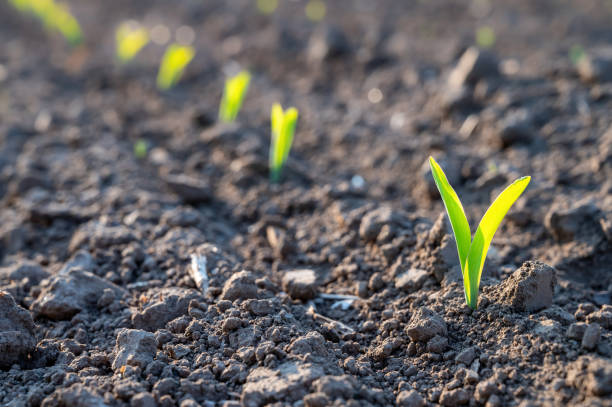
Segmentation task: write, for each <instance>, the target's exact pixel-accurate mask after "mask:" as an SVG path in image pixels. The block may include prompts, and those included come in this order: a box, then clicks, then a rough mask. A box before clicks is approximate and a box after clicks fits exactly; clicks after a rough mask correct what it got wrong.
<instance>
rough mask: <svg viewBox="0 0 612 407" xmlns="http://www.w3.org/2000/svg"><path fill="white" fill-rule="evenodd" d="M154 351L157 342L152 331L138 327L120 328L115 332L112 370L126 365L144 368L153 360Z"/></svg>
mask: <svg viewBox="0 0 612 407" xmlns="http://www.w3.org/2000/svg"><path fill="white" fill-rule="evenodd" d="M156 351H157V342H156V341H155V336H154V335H153V334H152V333H150V332H146V331H141V330H138V329H125V328H124V329H121V330H120V331H119V332H118V333H117V343H116V345H115V354H116V356H115V359H114V360H113V365H112V367H113V370H115V371H116V370H118V369H121V367H123V366H126V365H130V366H137V367H140V368H142V369H144V368H145V367H146V366H147V365H148V364H149V363H151V362H152V361H153V358H154V357H155V353H156Z"/></svg>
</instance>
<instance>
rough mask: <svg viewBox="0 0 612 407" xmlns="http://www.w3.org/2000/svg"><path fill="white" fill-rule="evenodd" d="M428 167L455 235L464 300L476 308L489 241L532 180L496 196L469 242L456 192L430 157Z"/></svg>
mask: <svg viewBox="0 0 612 407" xmlns="http://www.w3.org/2000/svg"><path fill="white" fill-rule="evenodd" d="M429 165H430V166H431V173H432V175H433V178H434V181H435V183H436V186H437V187H438V190H439V191H440V195H441V196H442V201H443V202H444V207H445V208H446V214H447V215H448V218H449V220H450V223H451V226H452V228H453V234H454V235H455V243H456V244H457V252H458V254H459V262H460V263H461V273H462V274H463V290H464V292H465V301H466V302H467V305H469V306H470V308H472V309H476V307H477V305H478V289H479V287H480V277H481V275H482V268H483V267H484V262H485V259H486V257H487V251H488V250H489V245H490V244H491V240H493V236H494V235H495V232H496V231H497V228H498V227H499V224H500V223H501V221H502V220H503V218H504V216H506V213H507V212H508V210H509V209H510V207H511V206H512V204H513V203H514V202H515V201H516V200H517V199H518V197H519V196H520V195H521V194H522V193H523V191H524V190H525V188H527V185H528V184H529V181H530V180H531V177H522V178H519V179H517V180H516V181H514V182H513V183H512V184H510V185H509V186H508V187H507V188H506V189H504V190H503V191H502V193H501V194H499V196H498V197H497V198H496V199H495V201H493V203H492V204H491V206H490V207H489V209H487V211H486V212H485V214H484V216H483V217H482V219H481V220H480V224H479V225H478V229H477V230H476V234H475V235H474V239H473V240H472V239H471V233H470V225H469V224H468V221H467V218H466V216H465V212H464V211H463V206H462V205H461V201H460V200H459V197H458V196H457V193H455V190H454V189H453V187H451V186H450V184H449V183H448V180H447V179H446V175H445V174H444V171H442V168H441V167H440V166H439V165H438V163H437V162H436V161H435V160H434V159H433V158H432V157H429Z"/></svg>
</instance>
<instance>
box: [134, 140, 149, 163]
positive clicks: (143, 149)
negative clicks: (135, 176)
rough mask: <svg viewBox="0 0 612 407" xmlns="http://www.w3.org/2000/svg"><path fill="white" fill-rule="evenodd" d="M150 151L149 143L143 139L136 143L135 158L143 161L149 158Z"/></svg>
mask: <svg viewBox="0 0 612 407" xmlns="http://www.w3.org/2000/svg"><path fill="white" fill-rule="evenodd" d="M148 149H149V146H148V145H147V142H146V141H145V140H143V139H138V140H136V142H135V143H134V156H135V157H136V158H138V159H139V160H142V159H143V158H145V157H146V156H147V150H148Z"/></svg>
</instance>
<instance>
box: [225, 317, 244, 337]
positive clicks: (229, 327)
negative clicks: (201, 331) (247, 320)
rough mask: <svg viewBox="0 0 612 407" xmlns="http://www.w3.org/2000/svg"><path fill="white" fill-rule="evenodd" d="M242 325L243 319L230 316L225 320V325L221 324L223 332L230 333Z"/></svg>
mask: <svg viewBox="0 0 612 407" xmlns="http://www.w3.org/2000/svg"><path fill="white" fill-rule="evenodd" d="M241 326H242V320H241V319H240V318H236V317H229V318H227V319H225V320H224V321H223V325H222V326H221V329H222V330H223V332H225V333H229V332H231V331H234V330H236V329H238V328H240V327H241Z"/></svg>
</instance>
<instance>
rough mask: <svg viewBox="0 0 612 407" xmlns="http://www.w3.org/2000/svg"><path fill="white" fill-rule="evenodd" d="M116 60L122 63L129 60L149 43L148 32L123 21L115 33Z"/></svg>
mask: <svg viewBox="0 0 612 407" xmlns="http://www.w3.org/2000/svg"><path fill="white" fill-rule="evenodd" d="M115 40H116V48H117V60H118V61H119V62H121V63H122V64H124V63H126V62H129V61H131V60H132V59H133V58H134V57H135V56H136V55H137V54H138V53H139V52H140V50H141V49H142V48H143V47H144V46H145V45H147V44H148V43H149V34H148V33H147V30H145V29H144V27H140V26H138V25H135V24H134V23H130V22H124V23H122V24H121V25H120V26H119V27H118V28H117V32H116V33H115Z"/></svg>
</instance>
